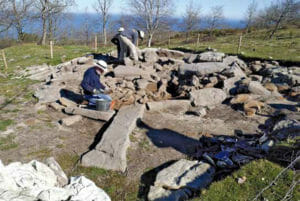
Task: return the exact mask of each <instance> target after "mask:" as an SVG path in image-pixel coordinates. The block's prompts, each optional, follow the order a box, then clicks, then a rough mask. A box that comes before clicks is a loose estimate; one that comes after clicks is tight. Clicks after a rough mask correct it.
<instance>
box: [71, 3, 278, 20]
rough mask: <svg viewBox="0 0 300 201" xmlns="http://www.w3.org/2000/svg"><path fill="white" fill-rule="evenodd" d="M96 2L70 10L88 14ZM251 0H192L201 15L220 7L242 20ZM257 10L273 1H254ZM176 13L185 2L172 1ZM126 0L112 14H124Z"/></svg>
mask: <svg viewBox="0 0 300 201" xmlns="http://www.w3.org/2000/svg"><path fill="white" fill-rule="evenodd" d="M95 1H96V0H76V3H77V7H74V8H72V11H73V12H81V13H83V12H85V10H86V8H87V7H88V12H95V11H94V9H93V5H94V4H95V3H94V2H95ZM251 1H252V0H194V2H197V3H198V4H200V6H201V11H202V14H206V13H208V12H209V10H210V8H211V7H212V6H216V5H222V6H223V7H224V14H225V17H227V18H232V19H242V18H243V17H244V14H245V11H246V9H247V7H248V5H249V4H250V2H251ZM256 1H257V3H258V7H259V9H261V8H264V7H265V6H268V5H270V3H271V2H272V1H274V0H256ZM173 2H174V4H175V6H176V11H175V12H174V16H181V15H182V14H183V13H184V10H185V7H186V2H187V0H173ZM125 5H126V0H114V3H113V7H112V8H111V12H112V13H114V14H119V13H122V12H123V13H126V8H125Z"/></svg>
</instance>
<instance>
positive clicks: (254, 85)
mask: <svg viewBox="0 0 300 201" xmlns="http://www.w3.org/2000/svg"><path fill="white" fill-rule="evenodd" d="M248 90H249V91H250V92H251V93H253V94H256V95H261V96H270V95H271V92H270V91H269V90H267V89H266V88H265V87H263V86H262V84H261V83H260V82H257V81H251V82H250V83H249V86H248Z"/></svg>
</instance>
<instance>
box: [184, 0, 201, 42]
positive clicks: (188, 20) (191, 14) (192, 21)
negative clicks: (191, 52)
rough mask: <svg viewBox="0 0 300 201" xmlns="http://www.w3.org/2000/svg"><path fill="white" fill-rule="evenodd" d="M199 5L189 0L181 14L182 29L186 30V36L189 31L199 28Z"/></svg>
mask: <svg viewBox="0 0 300 201" xmlns="http://www.w3.org/2000/svg"><path fill="white" fill-rule="evenodd" d="M200 10H201V8H200V6H199V5H196V4H195V3H194V0H189V2H188V5H187V6H186V10H185V13H184V15H183V24H182V27H183V30H184V31H185V32H186V38H188V34H189V32H191V31H194V30H196V29H198V28H199V25H200Z"/></svg>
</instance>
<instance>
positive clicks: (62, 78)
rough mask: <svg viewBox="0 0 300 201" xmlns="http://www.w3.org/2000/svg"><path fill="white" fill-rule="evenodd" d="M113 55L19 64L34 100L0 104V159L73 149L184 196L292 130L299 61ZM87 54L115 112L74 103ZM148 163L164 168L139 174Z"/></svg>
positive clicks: (154, 194)
mask: <svg viewBox="0 0 300 201" xmlns="http://www.w3.org/2000/svg"><path fill="white" fill-rule="evenodd" d="M114 56H115V53H114V52H113V53H111V54H110V55H94V56H92V55H89V56H87V57H81V58H76V59H74V60H72V61H70V62H66V63H63V64H60V65H58V66H56V67H48V66H42V67H41V66H38V67H31V68H28V69H27V70H24V71H23V72H20V76H26V77H29V78H30V79H34V80H39V81H41V82H42V83H38V84H35V85H33V86H31V87H32V88H33V89H34V90H35V94H34V96H35V97H36V98H38V103H36V104H35V102H32V101H31V102H24V103H22V104H21V105H20V104H19V105H13V104H5V106H4V107H3V111H4V110H6V111H9V112H6V113H4V112H1V114H0V115H1V118H3V119H14V122H16V123H15V124H13V125H11V126H9V127H8V128H7V130H5V131H3V132H1V134H0V135H1V136H2V137H6V138H7V137H8V136H13V138H11V143H15V144H17V146H15V147H14V148H12V149H5V150H4V149H3V150H1V151H0V157H1V160H2V161H3V162H4V163H6V164H7V163H9V162H12V161H22V162H28V161H30V160H32V159H40V160H42V159H44V158H47V157H49V156H54V158H56V159H59V156H60V155H62V154H72V155H74V154H76V155H77V156H82V164H83V165H86V166H98V167H100V168H106V169H111V170H119V171H122V172H126V175H127V178H128V180H129V181H134V182H141V183H142V184H143V185H144V187H143V189H142V192H143V193H142V194H143V195H142V196H140V197H145V198H147V199H148V200H156V201H157V200H182V199H183V200H186V199H188V198H191V197H192V196H193V195H194V194H195V193H196V192H199V190H200V189H201V188H204V187H206V186H208V185H209V184H210V183H211V182H212V181H213V180H214V178H216V177H217V176H219V175H220V172H223V171H224V169H226V170H233V169H236V168H238V167H239V166H240V165H242V164H245V163H248V162H249V161H251V160H253V159H257V158H263V157H264V155H265V154H266V153H267V152H268V149H269V147H271V146H272V145H274V144H275V143H277V142H278V141H281V140H284V139H287V138H288V137H294V136H295V135H299V133H300V128H299V127H300V125H299V118H300V116H299V101H300V99H299V98H300V90H299V83H300V71H299V69H300V68H299V67H296V66H289V67H284V66H281V65H280V64H279V63H278V62H276V61H271V62H269V61H266V62H262V61H252V62H249V63H246V62H244V61H243V60H241V59H239V58H238V57H234V56H227V55H225V54H223V53H219V52H214V51H208V52H205V53H202V54H190V53H183V52H179V51H173V50H167V49H144V50H142V51H141V54H140V61H139V62H137V63H133V62H132V61H131V60H126V61H125V64H124V65H116V64H113V61H114ZM93 57H94V58H95V59H104V60H106V61H107V62H108V63H109V72H108V73H107V74H106V75H105V76H103V77H102V78H101V81H102V82H103V83H104V84H105V85H106V86H107V87H109V88H110V89H112V91H113V93H112V94H111V96H112V98H113V99H114V100H115V101H116V104H115V107H114V110H115V111H109V112H106V113H103V112H102V113H101V112H96V111H91V110H90V109H87V108H85V107H83V106H80V103H81V101H82V95H81V89H80V86H79V84H80V82H81V79H82V77H83V73H84V72H85V70H86V69H88V68H89V67H91V66H92V63H93ZM34 104H35V105H34ZM78 106H80V107H78ZM137 108H138V109H137ZM15 109H18V112H13V111H14V110H15ZM127 114H132V115H130V116H126V115H127ZM137 120H138V121H137ZM136 121H137V122H138V123H137V125H136ZM124 132H125V133H124ZM249 136H250V137H249ZM100 139H101V140H100ZM99 142H100V143H99ZM104 142H105V143H104ZM101 143H102V144H101ZM110 146H111V147H110ZM127 149H128V150H127ZM87 151H89V152H87ZM86 152H87V153H86ZM83 153H86V154H84V155H82V154H83ZM108 161H109V162H108ZM114 161H121V162H120V164H119V162H114ZM241 161H242V162H241ZM104 163H105V164H106V165H103V164H104ZM156 167H157V169H158V170H161V169H163V167H167V168H165V169H163V170H162V171H158V172H157V175H156V176H154V178H148V177H149V176H147V174H146V172H147V170H149V169H153V168H156ZM150 175H151V174H150ZM145 177H146V178H145ZM152 177H153V175H152ZM178 179H179V180H180V182H179V181H178ZM143 180H145V181H143ZM176 181H177V182H176ZM100 187H101V186H100Z"/></svg>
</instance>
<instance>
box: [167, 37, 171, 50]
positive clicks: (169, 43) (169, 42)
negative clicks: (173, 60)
mask: <svg viewBox="0 0 300 201" xmlns="http://www.w3.org/2000/svg"><path fill="white" fill-rule="evenodd" d="M170 46H171V35H170V34H169V40H168V48H170Z"/></svg>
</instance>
